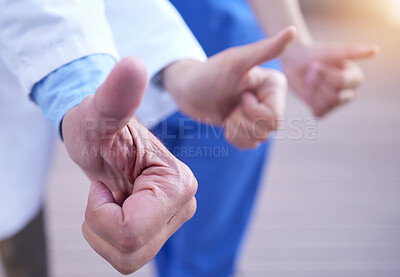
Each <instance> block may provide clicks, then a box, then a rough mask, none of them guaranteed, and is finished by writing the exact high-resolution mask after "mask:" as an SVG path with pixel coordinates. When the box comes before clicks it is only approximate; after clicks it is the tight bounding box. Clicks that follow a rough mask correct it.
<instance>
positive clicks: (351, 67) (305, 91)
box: [282, 44, 377, 117]
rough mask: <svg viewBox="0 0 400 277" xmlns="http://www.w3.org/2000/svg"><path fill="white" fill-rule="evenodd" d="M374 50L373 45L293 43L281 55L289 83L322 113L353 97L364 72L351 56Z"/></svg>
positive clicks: (363, 54)
mask: <svg viewBox="0 0 400 277" xmlns="http://www.w3.org/2000/svg"><path fill="white" fill-rule="evenodd" d="M376 53H377V48H376V47H375V46H359V45H355V46H347V47H340V46H334V45H328V46H324V45H318V46H317V45H313V44H311V45H310V46H302V45H299V44H296V45H292V47H291V48H290V49H288V51H287V52H286V53H285V54H284V55H283V56H282V62H283V68H284V73H285V74H286V76H287V78H288V81H289V85H290V86H291V87H292V88H293V90H294V92H295V93H296V94H297V95H298V96H300V98H302V99H303V100H304V101H305V102H306V103H307V104H308V105H309V106H310V108H311V109H312V111H313V113H314V115H315V116H317V117H321V116H324V115H325V114H327V113H328V112H330V111H331V110H333V109H334V108H336V107H338V106H340V105H342V104H344V103H347V102H349V101H350V100H353V99H354V98H355V97H356V90H357V88H358V87H359V85H360V84H361V83H362V82H363V79H364V76H363V72H362V70H361V68H360V67H359V66H358V65H357V64H355V63H354V62H353V61H352V60H356V59H362V58H369V57H372V56H374V55H375V54H376Z"/></svg>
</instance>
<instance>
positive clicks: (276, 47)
mask: <svg viewBox="0 0 400 277" xmlns="http://www.w3.org/2000/svg"><path fill="white" fill-rule="evenodd" d="M296 32H297V30H296V28H295V27H293V26H291V27H287V28H286V29H284V30H282V31H281V32H279V33H278V34H277V35H275V36H273V37H271V38H267V39H263V40H261V41H258V42H255V43H252V44H248V45H245V46H240V47H236V48H231V49H230V50H228V51H231V55H232V56H233V57H234V60H235V61H236V66H237V67H238V68H239V69H241V71H243V72H245V71H248V70H249V69H251V68H252V67H254V66H257V65H260V64H263V63H264V62H266V61H269V60H272V59H274V58H277V57H278V56H279V55H281V54H282V53H283V52H284V51H285V50H286V48H287V47H288V46H289V44H290V43H291V42H292V41H293V40H294V38H295V37H296Z"/></svg>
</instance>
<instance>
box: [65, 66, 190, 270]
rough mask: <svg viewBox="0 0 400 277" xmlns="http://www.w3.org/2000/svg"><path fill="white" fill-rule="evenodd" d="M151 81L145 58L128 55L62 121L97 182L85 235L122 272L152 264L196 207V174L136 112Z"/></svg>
mask: <svg viewBox="0 0 400 277" xmlns="http://www.w3.org/2000/svg"><path fill="white" fill-rule="evenodd" d="M146 84H147V76H146V70H145V67H144V64H143V62H141V61H140V60H138V59H136V58H125V59H123V60H122V61H121V62H119V63H118V64H117V65H116V66H115V68H114V69H113V71H112V72H111V73H110V75H109V76H108V78H107V80H106V81H105V82H104V83H103V84H102V85H101V86H100V87H99V88H98V90H97V91H96V94H95V95H94V96H88V97H87V98H85V99H84V101H82V102H81V103H80V104H79V105H78V106H76V107H74V108H72V109H71V110H69V111H68V112H67V113H66V115H65V117H64V119H63V122H62V132H63V137H64V142H65V146H66V148H67V151H68V153H69V155H70V156H71V158H72V159H73V160H74V162H75V163H77V164H78V165H79V166H80V167H81V168H82V170H83V171H84V172H85V173H86V175H88V176H89V178H90V179H91V181H92V185H91V189H90V193H89V200H88V204H87V208H86V213H85V221H84V223H83V225H82V231H83V234H84V236H85V238H86V240H87V241H88V243H89V244H90V245H91V246H92V247H93V249H94V250H95V251H96V252H97V253H99V254H100V255H101V256H102V257H103V258H104V259H106V260H107V261H108V262H109V263H110V264H111V265H113V266H114V267H115V268H116V269H117V270H118V271H119V272H121V273H123V274H130V273H132V272H134V271H136V270H137V269H139V268H140V267H142V266H143V265H144V264H146V263H147V262H149V261H150V260H151V259H152V258H153V257H154V256H155V255H156V253H157V252H158V251H159V250H160V248H161V246H162V245H163V244H164V243H165V241H166V240H167V239H168V238H169V237H170V236H171V235H172V234H173V233H174V232H175V231H176V230H177V229H178V228H179V227H180V226H181V225H182V224H183V223H184V222H185V221H187V220H189V219H190V218H191V217H192V216H193V214H194V212H195V210H196V200H195V198H194V194H195V192H196V190H197V181H196V179H195V178H194V176H193V174H192V172H191V171H190V169H189V168H188V167H187V166H186V165H184V164H183V163H181V162H180V161H179V160H178V159H176V158H175V157H174V156H173V155H172V154H171V153H170V152H168V150H167V149H166V148H165V147H164V146H163V145H162V143H161V142H160V141H158V140H157V139H156V138H155V137H154V136H153V135H152V134H151V133H150V132H149V131H148V130H147V129H146V128H145V127H143V126H142V125H141V124H140V123H139V122H138V121H137V120H136V119H135V117H134V114H135V111H136V109H137V108H138V106H139V104H140V102H141V99H142V97H143V94H144V92H145V89H146Z"/></svg>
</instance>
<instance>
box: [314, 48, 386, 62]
mask: <svg viewBox="0 0 400 277" xmlns="http://www.w3.org/2000/svg"><path fill="white" fill-rule="evenodd" d="M378 52H379V47H378V46H375V45H353V46H332V47H321V48H320V49H318V50H317V57H318V58H319V60H321V61H325V62H327V63H330V64H334V65H341V64H342V63H343V62H344V61H345V60H358V59H365V58H371V57H373V56H375V55H376V54H378Z"/></svg>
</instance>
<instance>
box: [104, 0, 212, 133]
mask: <svg viewBox="0 0 400 277" xmlns="http://www.w3.org/2000/svg"><path fill="white" fill-rule="evenodd" d="M105 3H106V11H107V17H108V19H109V22H110V25H111V27H112V30H113V33H114V38H115V42H116V45H117V48H118V51H119V53H121V55H122V56H127V55H135V56H139V57H140V58H141V59H143V60H144V62H145V64H146V66H147V68H148V71H149V76H150V78H152V77H153V76H154V75H155V74H157V73H158V72H159V71H161V70H162V69H163V68H165V67H166V66H168V65H169V64H171V63H172V62H175V61H177V60H181V59H196V60H201V61H204V60H206V55H205V53H204V51H203V49H202V48H201V46H200V45H199V43H198V42H197V40H196V39H195V37H194V36H193V34H192V32H191V31H190V29H189V28H188V27H187V25H186V23H185V22H184V20H183V19H182V17H181V16H180V14H179V13H178V12H177V10H176V9H175V8H174V7H173V5H172V4H171V3H170V2H169V1H167V0H118V1H115V0H106V1H105ZM176 110H177V105H176V103H175V102H174V101H173V99H172V97H171V96H170V95H169V94H168V93H166V92H164V91H163V90H162V89H160V88H157V87H156V86H154V83H152V82H151V83H150V86H149V89H148V91H147V93H146V94H145V97H144V99H143V104H142V105H141V106H140V108H139V110H138V112H137V114H136V115H137V117H138V118H139V119H140V120H141V121H142V123H143V124H145V125H146V126H147V127H149V128H151V127H153V126H155V125H156V124H157V123H158V122H159V121H160V120H162V119H163V118H165V117H167V116H168V115H170V114H172V113H173V112H175V111H176Z"/></svg>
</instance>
